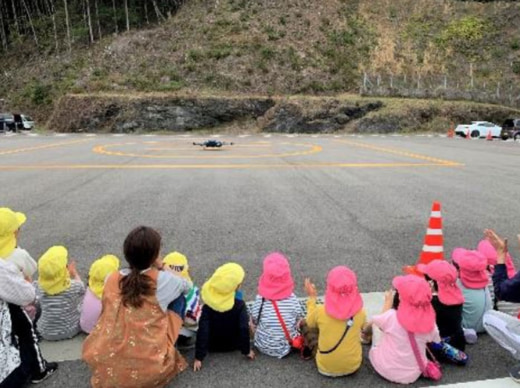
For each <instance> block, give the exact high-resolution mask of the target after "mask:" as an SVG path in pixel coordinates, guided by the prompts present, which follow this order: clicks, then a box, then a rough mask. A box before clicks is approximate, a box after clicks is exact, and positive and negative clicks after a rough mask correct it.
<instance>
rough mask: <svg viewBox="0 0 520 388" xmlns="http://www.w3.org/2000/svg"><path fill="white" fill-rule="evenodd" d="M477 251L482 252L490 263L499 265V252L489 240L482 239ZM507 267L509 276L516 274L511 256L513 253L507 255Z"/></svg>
mask: <svg viewBox="0 0 520 388" xmlns="http://www.w3.org/2000/svg"><path fill="white" fill-rule="evenodd" d="M477 251H479V252H480V253H482V254H483V255H484V256H485V257H486V259H487V261H488V265H497V257H498V253H497V250H496V249H495V247H493V245H491V243H490V242H489V240H486V239H484V240H482V241H480V242H479V243H478V246H477ZM506 269H507V277H508V278H509V279H511V278H512V277H513V276H515V274H516V270H515V265H514V264H513V259H512V258H511V255H510V254H509V253H508V254H507V255H506Z"/></svg>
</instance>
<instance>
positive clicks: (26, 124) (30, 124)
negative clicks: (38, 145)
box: [20, 115, 34, 130]
mask: <svg viewBox="0 0 520 388" xmlns="http://www.w3.org/2000/svg"><path fill="white" fill-rule="evenodd" d="M20 117H21V119H22V125H23V129H28V130H31V129H33V128H34V120H33V119H32V117H30V116H27V115H20Z"/></svg>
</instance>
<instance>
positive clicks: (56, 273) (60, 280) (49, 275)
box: [38, 246, 70, 295]
mask: <svg viewBox="0 0 520 388" xmlns="http://www.w3.org/2000/svg"><path fill="white" fill-rule="evenodd" d="M68 254H69V253H68V251H67V248H65V247H62V246H54V247H51V248H49V249H48V250H47V252H45V253H44V254H43V256H42V257H40V260H39V261H38V284H39V285H40V287H41V288H42V290H43V291H45V292H46V293H47V294H49V295H56V294H59V293H60V292H63V291H65V290H66V289H68V288H69V287H70V274H69V270H68V268H67V260H68Z"/></svg>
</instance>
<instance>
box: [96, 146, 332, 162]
mask: <svg viewBox="0 0 520 388" xmlns="http://www.w3.org/2000/svg"><path fill="white" fill-rule="evenodd" d="M136 144H138V145H141V144H143V145H147V146H153V145H157V144H156V143H155V142H141V143H135V142H134V143H118V144H106V145H98V146H96V147H94V148H93V149H92V151H93V152H94V153H96V154H101V155H110V156H129V157H134V158H147V159H258V158H286V157H291V156H304V155H312V154H316V153H318V152H321V151H322V150H323V148H322V147H321V146H319V145H315V144H308V143H279V144H282V145H290V146H297V147H302V148H303V149H302V150H298V151H291V152H281V153H276V152H275V153H267V154H224V155H221V154H220V153H221V152H222V151H223V150H225V151H226V152H229V151H231V152H232V151H233V148H232V147H235V146H229V148H225V149H218V150H213V149H209V150H202V149H200V148H195V147H198V146H193V148H188V147H183V148H179V147H172V148H156V149H154V148H149V150H150V151H154V150H167V151H188V150H193V151H195V152H196V153H197V154H195V153H193V154H190V155H182V154H159V155H153V154H146V153H134V152H126V151H122V150H121V149H120V148H121V147H125V146H131V145H136ZM266 145H271V144H270V143H266V142H261V143H254V144H243V145H242V147H244V146H251V147H258V148H260V147H264V146H266ZM114 148H119V149H114ZM238 148H240V147H238ZM208 152H211V155H208V154H207V153H208ZM202 153H204V155H203V154H202Z"/></svg>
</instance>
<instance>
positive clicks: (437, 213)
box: [430, 211, 442, 218]
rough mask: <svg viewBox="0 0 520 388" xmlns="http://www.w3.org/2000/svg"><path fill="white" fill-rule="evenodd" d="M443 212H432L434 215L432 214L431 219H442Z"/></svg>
mask: <svg viewBox="0 0 520 388" xmlns="http://www.w3.org/2000/svg"><path fill="white" fill-rule="evenodd" d="M441 217H442V216H441V212H440V211H432V214H430V218H441Z"/></svg>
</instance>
